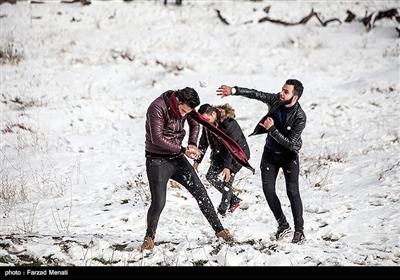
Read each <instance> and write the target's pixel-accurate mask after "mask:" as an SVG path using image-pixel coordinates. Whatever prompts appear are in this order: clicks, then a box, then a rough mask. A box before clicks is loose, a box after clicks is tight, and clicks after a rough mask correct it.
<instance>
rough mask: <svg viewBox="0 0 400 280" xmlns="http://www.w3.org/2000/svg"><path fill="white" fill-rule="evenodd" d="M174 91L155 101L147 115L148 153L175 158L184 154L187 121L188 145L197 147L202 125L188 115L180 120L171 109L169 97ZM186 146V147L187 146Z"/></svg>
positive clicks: (146, 147) (162, 95)
mask: <svg viewBox="0 0 400 280" xmlns="http://www.w3.org/2000/svg"><path fill="white" fill-rule="evenodd" d="M172 92H173V91H172V90H169V91H166V92H164V93H163V94H161V95H160V96H159V97H158V98H157V99H155V100H154V101H153V102H152V103H151V104H150V106H149V108H148V109H147V113H146V140H145V150H146V152H147V153H150V154H153V155H162V156H174V155H178V154H180V153H182V152H183V151H184V148H183V146H182V141H183V139H184V138H185V135H186V131H185V129H184V125H185V121H187V123H188V125H189V135H188V143H189V144H193V145H196V146H197V140H198V137H199V132H200V125H199V124H198V123H197V122H196V121H195V120H194V119H193V118H192V117H191V116H190V114H187V115H186V116H185V117H184V118H183V119H182V120H178V119H177V118H176V117H175V116H174V115H173V113H172V112H171V110H170V108H169V105H168V104H169V97H170V96H171V94H172ZM185 146H186V145H185Z"/></svg>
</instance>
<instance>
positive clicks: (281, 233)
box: [275, 224, 292, 240]
mask: <svg viewBox="0 0 400 280" xmlns="http://www.w3.org/2000/svg"><path fill="white" fill-rule="evenodd" d="M291 230H292V229H291V228H290V226H289V224H286V225H282V226H278V230H277V231H276V234H275V238H276V240H280V239H282V238H283V237H285V236H286V235H287V234H288V233H289V232H290V231H291Z"/></svg>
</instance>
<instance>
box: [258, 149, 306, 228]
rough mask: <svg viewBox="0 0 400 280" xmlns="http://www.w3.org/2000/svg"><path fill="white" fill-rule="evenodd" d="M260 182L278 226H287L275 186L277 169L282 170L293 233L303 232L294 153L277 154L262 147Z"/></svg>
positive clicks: (296, 158) (301, 205) (296, 161)
mask: <svg viewBox="0 0 400 280" xmlns="http://www.w3.org/2000/svg"><path fill="white" fill-rule="evenodd" d="M260 168H261V180H262V186H263V191H264V195H265V197H266V199H267V202H268V205H269V208H270V209H271V210H272V213H273V214H274V216H275V219H276V220H277V222H278V224H279V225H284V224H287V220H286V217H285V214H284V213H283V211H282V207H281V202H280V201H279V198H278V196H277V195H276V191H275V185H276V178H277V176H278V172H279V169H280V168H282V170H283V174H284V176H285V182H286V193H287V196H288V198H289V201H290V207H291V209H292V214H293V220H294V228H295V231H303V227H304V220H303V203H302V201H301V197H300V191H299V171H300V168H299V157H298V155H297V154H295V153H288V154H277V153H275V152H274V151H272V150H270V149H269V148H268V147H267V146H265V147H264V152H263V155H262V158H261V164H260Z"/></svg>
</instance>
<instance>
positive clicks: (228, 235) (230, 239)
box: [216, 229, 233, 243]
mask: <svg viewBox="0 0 400 280" xmlns="http://www.w3.org/2000/svg"><path fill="white" fill-rule="evenodd" d="M216 235H217V237H219V238H222V239H223V240H225V241H226V242H227V243H232V242H233V236H232V234H231V233H230V232H229V230H228V229H224V230H221V231H220V232H218V233H217V234H216Z"/></svg>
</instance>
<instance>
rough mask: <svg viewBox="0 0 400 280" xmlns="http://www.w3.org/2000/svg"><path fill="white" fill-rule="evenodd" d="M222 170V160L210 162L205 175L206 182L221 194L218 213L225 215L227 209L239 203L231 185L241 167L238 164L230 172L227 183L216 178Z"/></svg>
mask: <svg viewBox="0 0 400 280" xmlns="http://www.w3.org/2000/svg"><path fill="white" fill-rule="evenodd" d="M223 169H224V162H223V160H212V161H211V164H210V167H209V168H208V171H207V174H206V179H207V181H208V182H210V184H211V185H212V186H213V187H214V188H216V189H217V190H218V191H219V192H220V193H221V194H222V197H221V202H220V204H219V206H218V211H220V212H221V213H225V212H226V210H227V209H228V208H230V207H231V206H234V205H235V204H236V203H238V202H239V201H240V199H239V198H238V197H237V196H236V195H235V194H234V193H233V191H232V184H233V181H234V180H235V174H236V173H237V172H238V171H239V170H240V169H241V166H240V165H239V164H238V166H236V167H235V169H234V170H231V179H230V180H229V181H228V182H225V180H220V179H219V178H218V175H220V174H221V172H222V170H223Z"/></svg>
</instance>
